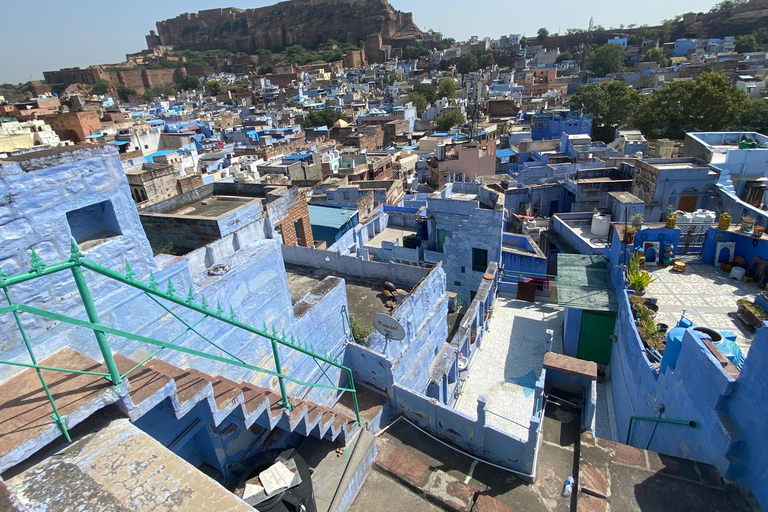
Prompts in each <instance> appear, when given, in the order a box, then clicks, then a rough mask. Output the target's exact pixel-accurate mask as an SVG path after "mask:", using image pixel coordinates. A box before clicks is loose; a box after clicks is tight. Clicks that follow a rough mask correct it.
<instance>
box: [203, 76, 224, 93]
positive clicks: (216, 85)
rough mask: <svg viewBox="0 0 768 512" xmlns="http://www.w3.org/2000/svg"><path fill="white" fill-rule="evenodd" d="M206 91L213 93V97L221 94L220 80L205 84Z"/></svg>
mask: <svg viewBox="0 0 768 512" xmlns="http://www.w3.org/2000/svg"><path fill="white" fill-rule="evenodd" d="M205 90H206V91H208V92H209V93H211V96H216V95H217V94H219V93H220V92H221V83H220V82H219V81H218V80H208V81H207V82H206V83H205Z"/></svg>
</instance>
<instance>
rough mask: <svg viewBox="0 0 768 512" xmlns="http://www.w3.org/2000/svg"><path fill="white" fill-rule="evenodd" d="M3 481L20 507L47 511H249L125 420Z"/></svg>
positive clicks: (65, 446)
mask: <svg viewBox="0 0 768 512" xmlns="http://www.w3.org/2000/svg"><path fill="white" fill-rule="evenodd" d="M6 485H8V488H9V489H10V491H11V492H12V493H13V496H14V498H16V499H17V501H18V502H20V503H21V504H22V505H24V506H26V507H28V508H29V509H30V510H47V511H49V512H56V511H64V510H73V509H76V508H77V509H83V510H114V511H126V510H131V511H135V512H145V511H146V512H149V511H152V510H158V509H162V510H164V511H169V512H176V511H178V512H182V511H185V512H186V511H190V512H195V511H199V512H204V511H205V512H207V511H210V510H226V511H232V512H253V510H254V509H253V508H252V507H251V506H249V505H248V504H246V503H245V502H244V501H242V500H241V499H240V498H238V497H237V496H235V495H234V494H232V493H231V492H229V491H228V490H227V489H225V488H224V487H222V486H221V485H220V484H218V483H217V482H216V481H214V480H213V479H211V478H209V477H208V476H206V475H205V474H203V472H202V471H199V470H198V469H197V468H195V467H194V466H192V465H191V464H189V463H188V462H186V461H185V460H184V459H182V458H181V457H179V456H177V455H176V454H174V453H173V452H172V451H170V450H168V449H167V448H166V447H164V446H163V445H162V444H161V443H159V442H157V441H156V440H155V439H153V438H152V437H150V436H149V435H148V434H146V433H145V432H143V431H142V430H140V429H139V428H137V427H135V426H134V425H132V424H131V423H130V421H128V419H124V418H117V419H113V420H111V421H110V422H109V423H107V424H106V425H103V426H101V425H99V428H98V429H96V430H94V431H91V432H89V433H87V434H85V435H83V436H82V437H80V438H79V439H77V440H76V442H74V443H72V444H66V445H64V447H63V448H61V449H60V450H58V451H57V452H56V453H54V454H53V455H51V456H49V457H46V458H45V459H44V460H42V461H41V462H38V463H37V464H35V465H34V466H32V467H30V468H27V469H26V470H25V471H23V472H21V473H19V474H17V475H14V476H13V477H12V478H10V479H8V481H7V482H6ZM0 499H1V498H0ZM1 503H2V502H1V501H0V504H1ZM2 510H5V509H4V508H3V509H2Z"/></svg>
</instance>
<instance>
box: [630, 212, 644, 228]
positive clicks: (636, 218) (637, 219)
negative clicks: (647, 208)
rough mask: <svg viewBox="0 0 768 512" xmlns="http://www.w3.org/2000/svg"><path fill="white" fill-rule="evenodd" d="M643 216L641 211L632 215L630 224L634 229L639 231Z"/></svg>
mask: <svg viewBox="0 0 768 512" xmlns="http://www.w3.org/2000/svg"><path fill="white" fill-rule="evenodd" d="M643 217H644V216H643V214H642V213H636V214H634V215H633V216H632V226H633V227H634V228H635V230H637V231H640V228H642V227H643Z"/></svg>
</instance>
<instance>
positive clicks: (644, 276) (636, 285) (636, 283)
mask: <svg viewBox="0 0 768 512" xmlns="http://www.w3.org/2000/svg"><path fill="white" fill-rule="evenodd" d="M653 281H654V279H653V276H652V275H651V274H649V273H648V272H646V271H643V270H638V271H633V272H627V283H628V285H629V287H630V288H631V289H633V290H635V293H637V294H638V295H644V294H645V289H646V288H648V285H649V284H651V283H652V282H653Z"/></svg>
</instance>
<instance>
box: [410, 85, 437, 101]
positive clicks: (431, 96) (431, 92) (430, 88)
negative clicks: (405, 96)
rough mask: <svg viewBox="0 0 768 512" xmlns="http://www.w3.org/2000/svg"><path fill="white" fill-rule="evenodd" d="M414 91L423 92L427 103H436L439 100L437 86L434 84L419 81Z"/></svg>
mask: <svg viewBox="0 0 768 512" xmlns="http://www.w3.org/2000/svg"><path fill="white" fill-rule="evenodd" d="M413 92H415V93H418V94H421V95H422V96H424V98H425V99H426V100H427V103H434V102H435V100H437V86H436V85H433V84H426V83H418V84H416V85H414V86H413Z"/></svg>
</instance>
